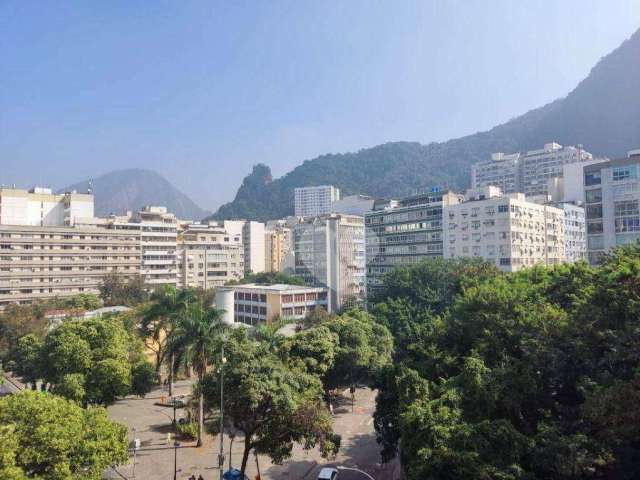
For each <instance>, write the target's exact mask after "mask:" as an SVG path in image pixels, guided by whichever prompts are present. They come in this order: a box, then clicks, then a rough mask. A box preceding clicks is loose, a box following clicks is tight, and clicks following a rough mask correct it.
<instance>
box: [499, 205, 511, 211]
mask: <svg viewBox="0 0 640 480" xmlns="http://www.w3.org/2000/svg"><path fill="white" fill-rule="evenodd" d="M508 211H509V205H498V212H500V213H505V212H508Z"/></svg>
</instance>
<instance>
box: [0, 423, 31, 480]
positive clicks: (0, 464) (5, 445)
mask: <svg viewBox="0 0 640 480" xmlns="http://www.w3.org/2000/svg"><path fill="white" fill-rule="evenodd" d="M15 430H16V429H15V427H14V426H13V425H0V478H2V479H4V480H26V478H27V476H26V475H25V473H24V471H23V470H22V469H21V468H20V467H19V466H18V465H17V464H16V457H17V456H18V453H19V452H18V449H19V448H20V445H19V444H18V436H17V435H16V432H15Z"/></svg>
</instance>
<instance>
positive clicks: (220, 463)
mask: <svg viewBox="0 0 640 480" xmlns="http://www.w3.org/2000/svg"><path fill="white" fill-rule="evenodd" d="M225 361H226V360H225V358H224V339H223V341H222V347H221V349H220V454H219V455H218V466H219V467H220V480H223V478H222V476H223V475H224V363H225Z"/></svg>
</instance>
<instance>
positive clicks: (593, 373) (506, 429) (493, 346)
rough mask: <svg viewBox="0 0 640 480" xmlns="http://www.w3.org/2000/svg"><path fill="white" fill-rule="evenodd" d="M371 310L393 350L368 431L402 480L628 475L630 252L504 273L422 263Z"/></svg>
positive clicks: (633, 454)
mask: <svg viewBox="0 0 640 480" xmlns="http://www.w3.org/2000/svg"><path fill="white" fill-rule="evenodd" d="M387 285H388V287H387ZM372 311H373V312H374V314H375V316H376V318H377V319H378V321H380V322H381V323H383V324H384V325H387V326H388V327H389V328H390V330H391V331H392V332H393V335H394V340H395V354H394V355H395V362H394V365H393V366H388V367H387V368H386V369H382V371H381V373H380V374H379V375H378V377H377V386H378V388H379V394H378V397H377V408H376V413H375V427H376V430H377V432H378V440H379V442H380V443H381V445H382V447H383V450H382V452H383V458H384V459H386V460H388V459H390V458H392V457H393V456H394V455H396V454H397V452H398V447H399V445H401V446H402V448H401V450H400V451H401V455H402V458H401V460H402V464H403V468H404V470H405V474H406V476H407V478H408V479H409V480H418V479H425V478H430V479H454V478H455V479H478V478H499V479H504V480H507V479H513V480H516V479H527V480H529V479H531V480H534V479H547V478H554V479H580V478H621V479H631V478H638V476H639V475H640V467H638V465H640V444H639V443H638V438H640V435H639V434H640V427H639V426H640V422H638V419H640V407H638V405H639V404H638V402H637V400H638V398H639V397H640V393H639V392H640V390H639V387H640V355H639V354H638V352H639V350H638V345H640V248H639V247H638V246H633V247H627V248H624V249H619V250H617V251H616V252H615V253H614V254H613V255H612V256H610V257H609V258H607V260H606V261H605V262H604V264H603V265H602V266H600V267H590V266H588V265H587V264H584V263H578V264H574V265H560V266H556V267H553V268H552V267H535V268H531V269H525V270H522V271H520V272H518V273H515V274H502V273H499V272H497V271H495V270H494V269H493V268H492V267H489V266H488V265H482V264H480V263H476V262H469V261H445V260H436V261H431V262H424V263H422V264H420V265H417V266H412V267H408V268H401V269H398V270H397V271H396V272H394V273H392V274H391V275H390V276H388V277H387V279H386V282H385V289H384V290H383V291H382V292H381V293H380V294H378V295H377V296H376V297H375V304H374V306H373V308H372Z"/></svg>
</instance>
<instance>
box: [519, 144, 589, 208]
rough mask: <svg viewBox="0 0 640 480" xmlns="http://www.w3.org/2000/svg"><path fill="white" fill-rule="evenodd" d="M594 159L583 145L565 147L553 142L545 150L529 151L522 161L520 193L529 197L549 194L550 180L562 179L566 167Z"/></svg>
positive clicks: (546, 145)
mask: <svg viewBox="0 0 640 480" xmlns="http://www.w3.org/2000/svg"><path fill="white" fill-rule="evenodd" d="M592 158H593V155H591V154H590V153H589V152H587V151H586V150H584V149H583V148H582V146H581V145H578V146H577V147H573V146H568V147H563V146H562V145H560V144H558V143H555V142H552V143H547V144H545V146H544V148H541V149H538V150H529V151H528V152H527V153H525V154H524V155H522V157H521V159H520V165H521V173H520V175H521V183H520V184H521V189H520V191H521V192H523V193H524V194H525V195H526V196H527V197H530V196H533V195H546V194H547V193H549V188H548V187H549V180H550V179H552V178H559V177H562V176H563V166H564V165H566V164H570V163H580V162H585V161H589V160H591V159H592Z"/></svg>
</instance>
